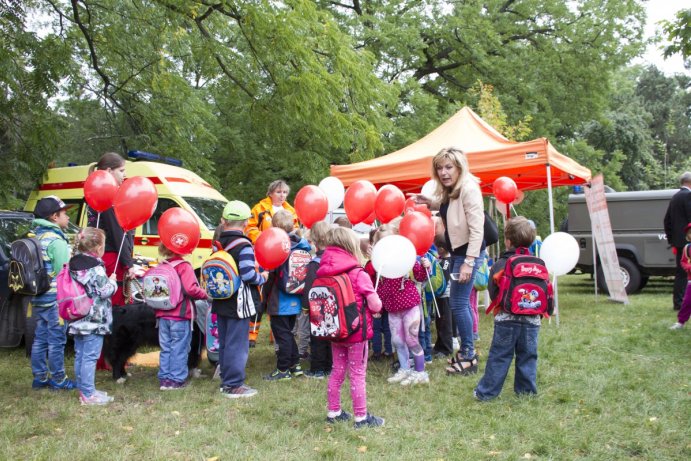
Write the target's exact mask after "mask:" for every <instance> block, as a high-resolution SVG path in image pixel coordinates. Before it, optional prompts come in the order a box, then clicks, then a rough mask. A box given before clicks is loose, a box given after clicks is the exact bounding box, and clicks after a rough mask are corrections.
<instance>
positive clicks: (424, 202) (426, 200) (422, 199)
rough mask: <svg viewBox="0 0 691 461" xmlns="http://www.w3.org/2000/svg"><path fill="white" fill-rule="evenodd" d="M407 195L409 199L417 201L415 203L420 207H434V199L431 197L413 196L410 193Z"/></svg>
mask: <svg viewBox="0 0 691 461" xmlns="http://www.w3.org/2000/svg"><path fill="white" fill-rule="evenodd" d="M406 195H407V196H408V198H412V199H413V200H415V203H417V204H418V205H432V199H431V198H429V197H425V196H424V195H422V194H413V193H410V192H408V193H407V194H406Z"/></svg>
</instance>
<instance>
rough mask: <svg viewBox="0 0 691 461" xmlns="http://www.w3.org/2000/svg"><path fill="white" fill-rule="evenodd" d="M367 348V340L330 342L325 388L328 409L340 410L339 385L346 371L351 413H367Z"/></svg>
mask: <svg viewBox="0 0 691 461" xmlns="http://www.w3.org/2000/svg"><path fill="white" fill-rule="evenodd" d="M367 349H368V347H367V341H360V342H357V343H350V344H344V343H331V356H332V358H333V365H332V368H331V375H329V385H328V386H327V390H326V398H327V402H328V405H329V411H339V410H341V386H342V385H343V381H345V377H346V371H347V372H348V377H349V378H350V398H351V399H352V400H353V413H354V414H355V417H361V416H366V415H367V384H366V382H365V378H366V376H367Z"/></svg>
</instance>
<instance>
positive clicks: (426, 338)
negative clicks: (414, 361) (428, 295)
mask: <svg viewBox="0 0 691 461" xmlns="http://www.w3.org/2000/svg"><path fill="white" fill-rule="evenodd" d="M433 303H434V301H432V300H430V301H428V303H427V309H428V310H427V315H426V316H425V315H424V312H422V311H420V315H421V317H422V318H421V319H420V332H419V333H418V340H419V341H420V346H422V351H423V352H424V353H425V362H430V361H432V331H431V330H430V328H431V327H432V317H431V316H430V314H429V312H430V311H429V309H430V308H431V309H434V304H433ZM423 325H424V327H425V329H424V331H423V329H422V327H423Z"/></svg>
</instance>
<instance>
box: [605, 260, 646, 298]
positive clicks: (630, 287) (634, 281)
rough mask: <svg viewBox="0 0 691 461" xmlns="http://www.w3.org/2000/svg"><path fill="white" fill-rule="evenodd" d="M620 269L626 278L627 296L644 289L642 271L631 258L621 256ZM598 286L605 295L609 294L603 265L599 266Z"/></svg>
mask: <svg viewBox="0 0 691 461" xmlns="http://www.w3.org/2000/svg"><path fill="white" fill-rule="evenodd" d="M619 269H620V270H621V272H622V275H623V276H624V288H625V289H626V294H627V295H630V294H633V293H636V292H638V291H640V290H641V289H642V288H643V286H644V285H645V283H643V282H642V276H641V271H640V269H638V266H637V265H636V263H635V262H633V261H631V260H630V259H629V258H626V257H623V256H619ZM597 286H598V288H600V290H602V292H603V293H606V294H609V290H608V289H607V282H605V274H604V271H603V270H602V265H598V266H597Z"/></svg>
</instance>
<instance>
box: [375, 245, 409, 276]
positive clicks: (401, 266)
mask: <svg viewBox="0 0 691 461" xmlns="http://www.w3.org/2000/svg"><path fill="white" fill-rule="evenodd" d="M415 256H416V255H415V247H414V246H413V243H412V242H411V241H410V240H408V239H407V238H405V237H403V236H402V235H388V236H386V237H384V238H383V239H381V240H379V241H378V242H377V244H376V245H374V248H373V249H372V265H373V266H374V270H375V271H377V272H378V273H379V274H380V275H381V276H382V277H386V278H388V279H396V278H399V277H403V276H404V275H406V274H407V273H408V272H410V270H411V269H412V268H413V265H414V264H415Z"/></svg>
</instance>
